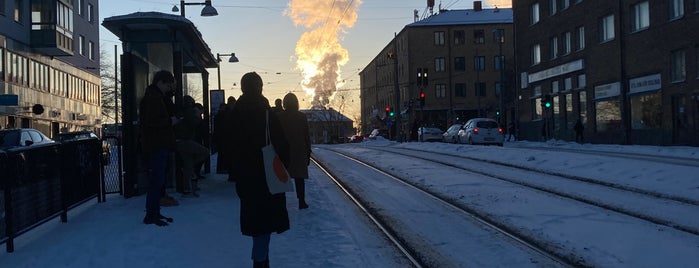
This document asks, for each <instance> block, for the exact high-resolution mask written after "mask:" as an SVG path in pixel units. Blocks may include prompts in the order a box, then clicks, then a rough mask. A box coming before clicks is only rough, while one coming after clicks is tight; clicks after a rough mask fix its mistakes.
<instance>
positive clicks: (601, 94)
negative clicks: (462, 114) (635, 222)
mask: <svg viewBox="0 0 699 268" xmlns="http://www.w3.org/2000/svg"><path fill="white" fill-rule="evenodd" d="M513 12H514V30H515V36H516V37H515V38H516V40H515V53H516V55H517V56H516V57H517V60H516V73H517V75H516V79H517V81H516V84H517V85H516V90H517V93H516V94H517V106H518V108H519V109H518V121H519V132H520V138H524V139H528V140H541V139H562V140H573V139H574V131H573V125H574V124H575V122H576V121H577V120H581V121H582V123H583V124H584V126H585V130H584V139H585V142H593V143H614V144H650V145H680V144H682V145H699V139H697V137H699V81H698V80H697V79H699V35H696V34H694V33H693V29H696V28H697V27H699V6H698V5H697V1H686V0H668V1H650V0H625V1H607V0H517V1H513ZM547 96H550V98H551V100H552V103H551V107H550V108H547V107H545V105H544V104H545V103H544V102H543V100H545V99H546V98H547Z"/></svg>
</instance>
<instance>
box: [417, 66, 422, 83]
mask: <svg viewBox="0 0 699 268" xmlns="http://www.w3.org/2000/svg"><path fill="white" fill-rule="evenodd" d="M417 85H418V86H422V68H417Z"/></svg>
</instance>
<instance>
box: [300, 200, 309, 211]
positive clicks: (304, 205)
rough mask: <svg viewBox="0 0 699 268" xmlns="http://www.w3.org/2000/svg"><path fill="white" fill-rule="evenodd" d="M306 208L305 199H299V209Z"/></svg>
mask: <svg viewBox="0 0 699 268" xmlns="http://www.w3.org/2000/svg"><path fill="white" fill-rule="evenodd" d="M306 208H308V204H306V200H299V209H306Z"/></svg>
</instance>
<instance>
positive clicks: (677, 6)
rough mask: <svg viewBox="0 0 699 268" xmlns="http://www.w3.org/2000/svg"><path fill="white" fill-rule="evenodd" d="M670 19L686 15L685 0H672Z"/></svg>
mask: <svg viewBox="0 0 699 268" xmlns="http://www.w3.org/2000/svg"><path fill="white" fill-rule="evenodd" d="M669 2H670V20H674V19H678V18H681V17H682V16H684V0H670V1H669Z"/></svg>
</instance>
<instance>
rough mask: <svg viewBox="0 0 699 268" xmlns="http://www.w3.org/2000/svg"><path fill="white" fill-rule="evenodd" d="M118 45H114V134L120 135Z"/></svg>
mask: <svg viewBox="0 0 699 268" xmlns="http://www.w3.org/2000/svg"><path fill="white" fill-rule="evenodd" d="M117 61H118V60H117V45H114V133H115V134H116V133H118V131H117V130H118V129H119V127H118V125H119V98H118V95H119V90H118V88H119V79H118V78H117V77H119V76H117V72H118V70H119V68H118V66H119V65H118V63H117Z"/></svg>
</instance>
